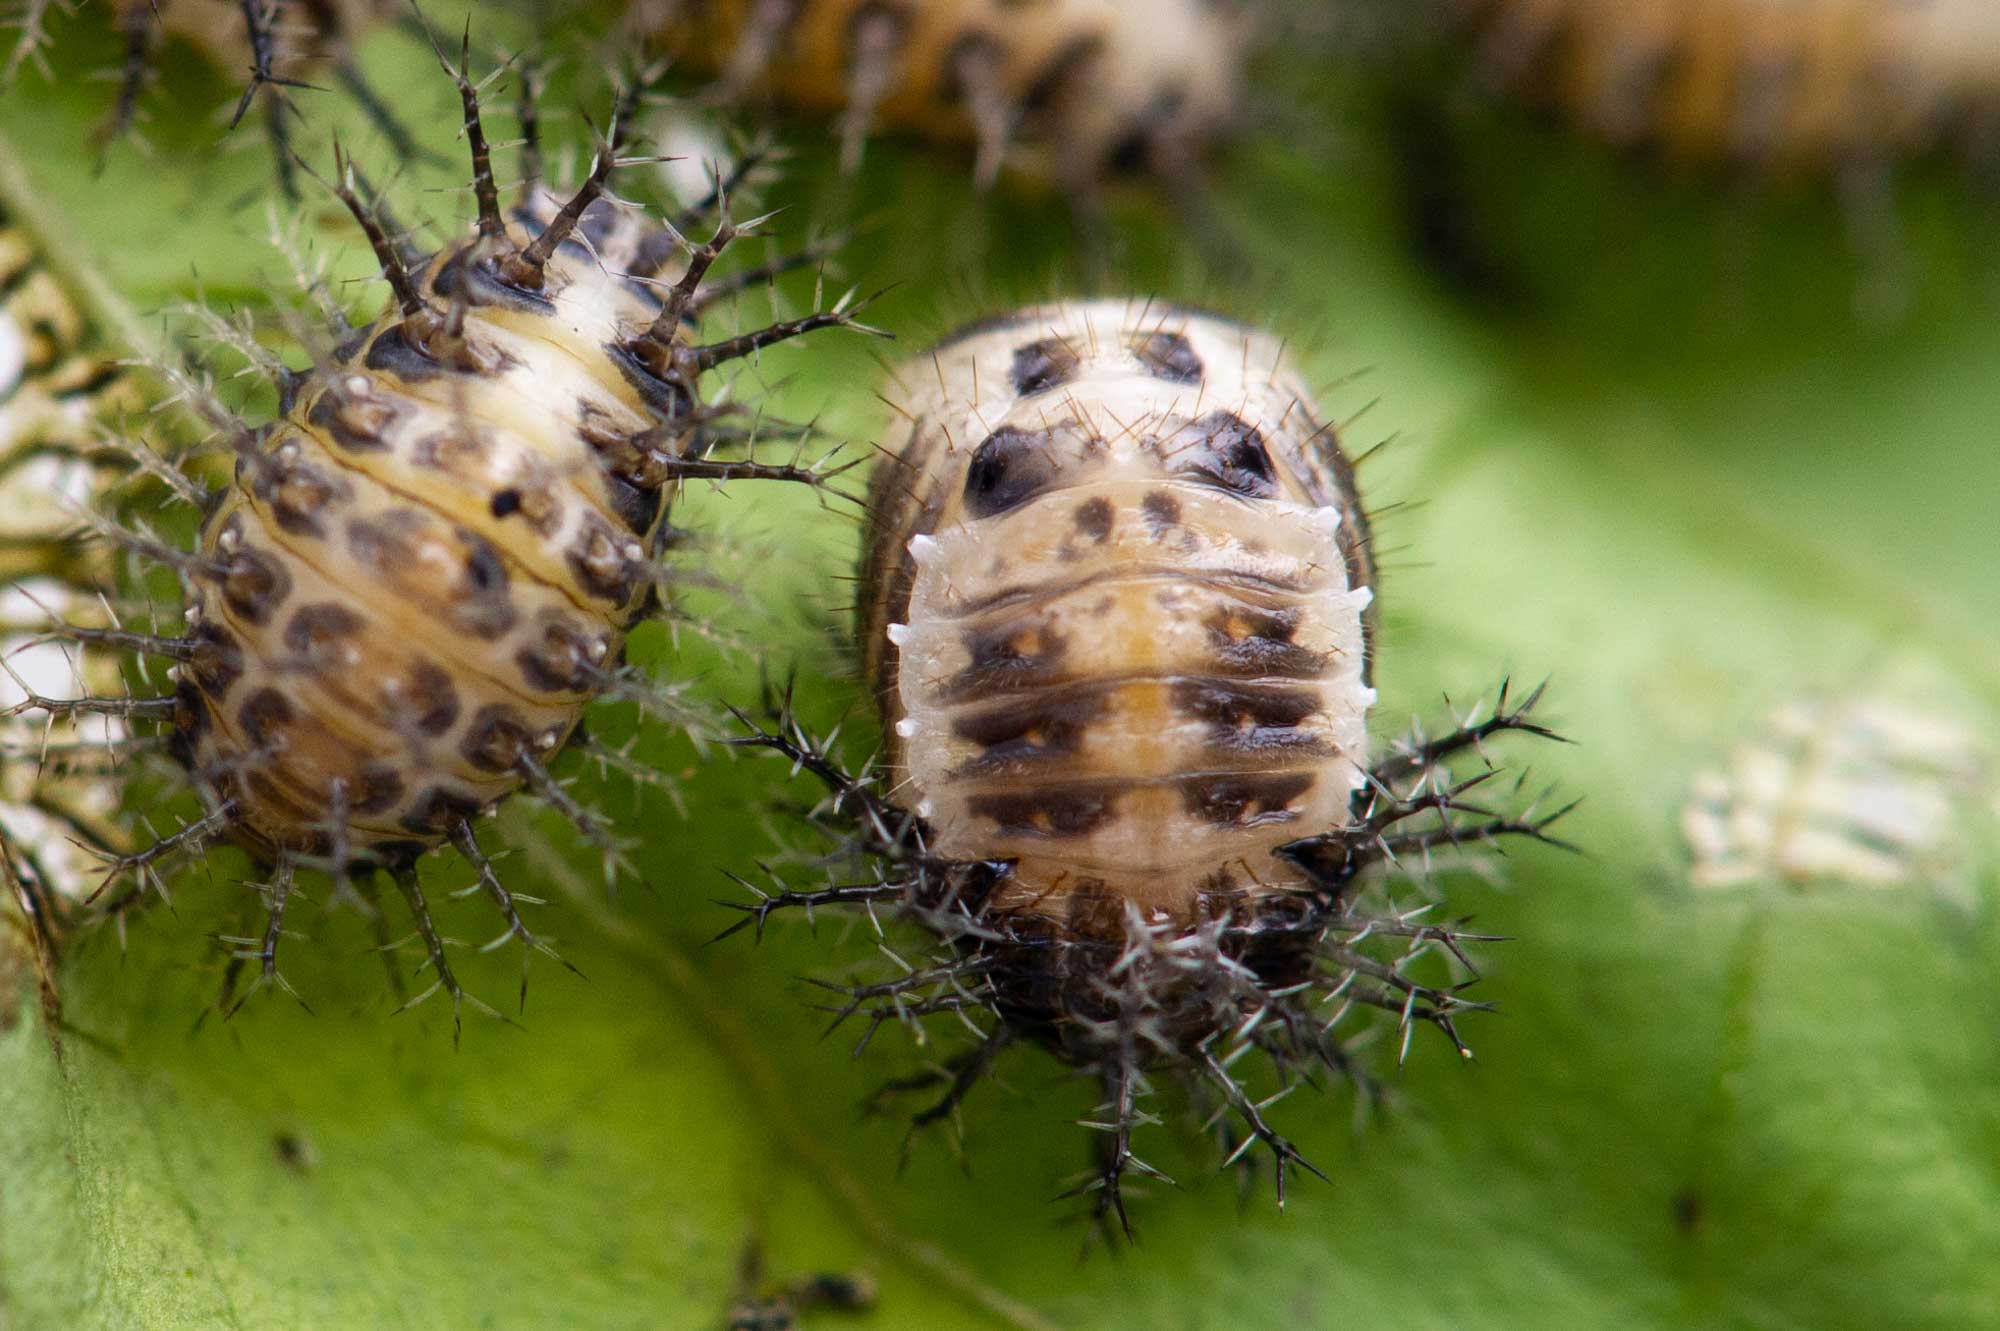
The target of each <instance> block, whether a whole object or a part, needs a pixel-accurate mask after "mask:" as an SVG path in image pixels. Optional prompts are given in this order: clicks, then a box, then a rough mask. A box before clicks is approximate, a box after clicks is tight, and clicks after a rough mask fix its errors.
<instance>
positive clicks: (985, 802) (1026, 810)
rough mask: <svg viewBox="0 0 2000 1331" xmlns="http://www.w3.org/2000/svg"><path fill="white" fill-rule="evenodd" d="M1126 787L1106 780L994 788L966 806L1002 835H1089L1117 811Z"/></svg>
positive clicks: (1055, 836)
mask: <svg viewBox="0 0 2000 1331" xmlns="http://www.w3.org/2000/svg"><path fill="white" fill-rule="evenodd" d="M1123 793H1124V788H1123V787H1106V786H1105V785H1104V784H1103V783H1101V782H1099V783H1095V784H1092V785H1088V786H1083V785H1072V786H1045V787H1043V788H1042V789H1039V790H1021V791H1012V790H1008V791H995V792H992V793H990V794H984V795H974V796H972V797H971V798H970V799H968V800H967V801H966V808H967V809H968V810H969V811H970V812H971V813H972V814H973V815H974V816H975V817H979V818H990V819H992V820H993V823H994V830H995V832H997V833H998V834H999V835H1001V836H1022V837H1044V838H1069V837H1080V836H1087V835H1089V834H1090V833H1092V832H1095V831H1096V830H1097V829H1098V828H1100V827H1103V826H1104V825H1105V824H1106V823H1108V822H1110V821H1111V819H1112V818H1113V817H1115V816H1116V814H1117V809H1116V807H1115V806H1116V804H1117V801H1118V797H1119V796H1120V795H1122V794H1123Z"/></svg>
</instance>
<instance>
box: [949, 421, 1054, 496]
mask: <svg viewBox="0 0 2000 1331" xmlns="http://www.w3.org/2000/svg"><path fill="white" fill-rule="evenodd" d="M1054 444H1055V440H1054V437H1053V436H1052V435H1051V434H1050V433H1049V432H1048V431H1047V430H1022V429H1018V428H1016V427H1015V426H1012V425H1003V426H1001V427H1000V428H999V429H997V430H995V431H994V432H993V433H992V434H989V435H987V436H986V438H985V439H984V440H982V441H981V442H980V445H979V447H978V448H977V449H975V450H974V451H973V454H972V461H971V462H970V463H968V464H967V465H966V469H965V511H966V513H967V514H968V515H969V516H971V517H975V518H990V517H993V516H995V515H997V514H1000V513H1005V512H1007V511H1008V510H1009V509H1013V508H1018V507H1020V506H1021V505H1022V504H1025V503H1027V502H1028V501H1029V500H1030V499H1033V498H1034V497H1035V496H1036V495H1038V494H1040V493H1041V492H1042V491H1043V490H1045V489H1047V488H1048V486H1049V484H1050V482H1052V481H1053V480H1054V479H1055V473H1056V468H1055V461H1054V457H1053V454H1052V451H1051V450H1052V449H1053V447H1054Z"/></svg>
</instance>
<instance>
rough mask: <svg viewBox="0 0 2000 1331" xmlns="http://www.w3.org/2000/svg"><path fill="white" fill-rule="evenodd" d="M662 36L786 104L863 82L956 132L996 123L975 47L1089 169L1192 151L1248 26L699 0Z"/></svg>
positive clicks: (1011, 105)
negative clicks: (873, 46)
mask: <svg viewBox="0 0 2000 1331" xmlns="http://www.w3.org/2000/svg"><path fill="white" fill-rule="evenodd" d="M873 20H882V21H883V23H884V26H883V27H882V28H880V29H878V30H877V31H878V32H879V34H880V35H879V37H878V36H875V35H872V34H871V33H870V32H869V31H868V29H867V27H866V25H867V24H868V23H869V22H870V21H873ZM666 36H667V37H668V39H669V44H670V45H673V46H676V47H678V48H679V49H681V50H684V51H686V52H688V53H689V54H691V55H693V56H695V57H696V58H697V59H700V60H702V61H704V62H705V63H708V64H710V65H711V66H713V67H715V68H717V69H718V70H720V71H721V72H722V73H724V75H725V76H730V75H731V74H732V69H731V66H732V64H734V65H735V66H736V67H737V70H738V71H739V73H738V75H737V76H738V77H740V78H742V79H747V80H752V81H754V82H755V84H756V86H757V87H759V88H762V89H764V90H766V91H768V92H769V93H771V94H772V95H773V96H775V97H777V98H779V99H780V100H782V101H784V102H786V103H789V104H792V105H796V106H802V107H808V108H816V109H822V110H836V109H840V108H843V107H847V106H850V105H851V104H852V103H853V102H854V101H855V100H856V97H857V94H859V95H860V96H862V97H864V98H867V99H870V100H872V101H873V110H874V112H875V115H876V117H877V118H879V120H880V121H881V122H882V123H884V124H889V125H894V126H897V127H899V128H903V129H907V130H912V131H914V132H916V133H918V134H922V135H924V136H926V137H929V138H933V139H946V140H951V139H960V140H966V139H973V138H979V137H989V136H991V135H992V134H994V133H995V132H996V127H995V126H993V125H991V124H982V123H981V120H982V117H981V112H980V107H979V106H978V104H977V97H976V96H975V95H974V90H973V89H971V88H968V86H967V82H968V80H967V77H966V70H967V66H966V65H965V64H964V63H963V60H964V58H965V57H966V56H967V54H968V53H969V52H977V53H978V54H979V56H980V57H981V58H982V60H983V61H984V62H985V63H984V65H983V66H982V69H983V73H984V76H985V77H990V80H991V83H992V89H991V91H992V92H993V93H994V94H995V95H996V96H997V99H998V101H999V103H1000V104H1002V105H1004V106H1005V107H1006V108H1008V109H1009V112H1010V114H1011V116H1012V117H1013V118H1014V119H1015V120H1018V121H1022V122H1035V121H1039V122H1040V123H1039V124H1030V125H1028V126H1027V127H1028V129H1029V130H1030V131H1031V132H1030V133H1029V134H1028V135H1027V136H1026V137H1027V138H1028V139H1029V141H1030V146H1031V147H1032V148H1033V149H1034V150H1035V151H1036V152H1038V153H1040V154H1041V155H1043V156H1044V157H1045V158H1047V159H1049V160H1050V161H1052V162H1053V164H1054V166H1055V168H1056V169H1057V170H1058V171H1060V172H1063V173H1064V174H1077V175H1087V174H1089V173H1091V172H1094V171H1096V170H1098V169H1101V167H1102V166H1103V164H1104V163H1105V162H1106V160H1107V159H1108V158H1110V157H1111V156H1112V155H1114V154H1115V153H1116V151H1117V150H1118V149H1119V147H1120V145H1121V143H1122V142H1124V141H1126V140H1127V139H1130V138H1133V137H1135V136H1136V137H1140V138H1144V139H1146V140H1148V141H1151V142H1157V143H1171V144H1174V145H1176V146H1177V147H1179V148H1185V147H1186V146H1188V145H1191V144H1193V143H1195V142H1197V141H1199V140H1200V139H1203V138H1205V137H1207V136H1208V135H1210V134H1211V133H1213V131H1214V130H1215V128H1216V127H1217V126H1219V125H1221V124H1222V123H1223V122H1225V121H1226V120H1227V119H1229V117H1230V115H1231V113H1232V111H1233V109H1234V106H1235V101H1236V96H1237V88H1236V82H1237V77H1238V67H1239V64H1240V62H1241V58H1242V49H1243V46H1244V37H1245V32H1244V25H1243V23H1242V21H1241V20H1240V19H1239V18H1237V17H1235V16H1234V15H1232V14H1231V13H1230V12H1229V11H1228V9H1227V7H1225V6H1221V5H1216V4H1210V3H1202V2H1201V0H1026V2H1025V3H1023V2H1022V0H891V2H890V3H883V0H778V2H777V3H773V0H695V3H693V4H690V5H688V6H686V7H685V12H684V14H683V16H682V17H680V18H678V19H677V20H676V21H675V22H674V23H673V24H671V25H670V26H669V29H668V32H667V34H666ZM746 37H747V38H748V40H747V41H746ZM876 40H879V41H880V42H881V43H883V49H885V51H887V53H888V54H887V57H886V62H885V63H884V64H883V65H882V67H881V68H882V72H883V73H885V74H886V75H887V78H886V81H885V82H884V83H883V85H882V86H881V87H880V89H879V91H878V90H876V89H874V88H871V87H868V86H867V84H868V82H869V80H868V78H867V77H866V76H863V77H862V79H861V80H860V81H859V83H857V77H856V73H855V70H856V67H857V56H858V54H859V52H860V51H861V50H862V49H864V48H865V47H867V46H868V45H869V43H870V42H871V41H876ZM752 52H754V53H757V54H760V55H762V56H763V57H764V59H763V60H762V61H761V62H759V65H758V66H757V67H753V66H752V65H751V63H750V61H749V59H748V53H752ZM999 132H1001V133H1003V134H1004V133H1011V129H1001V130H999Z"/></svg>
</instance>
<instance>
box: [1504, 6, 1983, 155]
mask: <svg viewBox="0 0 2000 1331" xmlns="http://www.w3.org/2000/svg"><path fill="white" fill-rule="evenodd" d="M1470 8H1471V10H1472V11H1473V12H1474V13H1475V14H1476V15H1477V16H1478V18H1479V21H1480V23H1481V25H1482V27H1483V33H1482V45H1483V50H1484V63H1485V66H1486V68H1487V69H1488V71H1489V72H1490V73H1491V74H1493V75H1494V76H1496V77H1498V78H1499V79H1501V80H1503V81H1506V82H1510V83H1514V84H1516V85H1524V86H1527V87H1529V88H1531V89H1532V90H1534V91H1536V92H1538V93H1540V94H1542V95H1544V96H1546V97H1547V98H1549V99H1550V100H1552V101H1555V102H1558V103H1560V104H1562V105H1564V106H1566V107H1568V108H1570V109H1571V110H1572V111H1573V113H1574V114H1575V115H1576V116H1577V117H1578V118H1579V119H1580V120H1582V121H1583V122H1584V123H1585V124H1586V125H1587V126H1588V127H1590V128H1591V129H1592V130H1594V131H1595V132H1598V133H1600V134H1602V135H1604V136H1605V137H1607V138H1609V139H1611V140H1613V141H1615V142H1621V143H1627V142H1644V143H1655V144H1658V145H1660V146H1662V147H1663V148H1665V149H1666V150H1668V151H1670V152H1673V153H1676V154H1679V155H1683V156H1690V157H1731V158H1743V159H1750V160H1758V161H1780V162H1798V163H1815V164H1824V163H1828V162H1840V161H1843V160H1851V159H1854V158H1857V157H1866V156H1870V155H1879V154H1881V153H1883V152H1887V151H1893V150H1897V149H1907V148H1922V147H1927V146H1930V145H1931V144H1933V143H1935V142H1937V141H1939V140H1940V139H1942V138H1945V137H1947V136H1949V135H1951V134H1952V133H1953V132H1954V131H1955V130H1958V129H1964V128H1968V127H1970V128H1973V129H1974V130H1975V131H1976V128H1977V120H1978V118H1979V117H1981V116H1982V115H1984V114H1990V113H1991V112H1992V111H1993V110H1994V109H1995V107H1996V105H1997V104H2000V10H1996V9H1995V8H1994V7H1993V6H1992V5H1990V4H1987V3H1985V0H1913V2H1911V3H1898V4H1883V3H1877V0H1471V4H1470Z"/></svg>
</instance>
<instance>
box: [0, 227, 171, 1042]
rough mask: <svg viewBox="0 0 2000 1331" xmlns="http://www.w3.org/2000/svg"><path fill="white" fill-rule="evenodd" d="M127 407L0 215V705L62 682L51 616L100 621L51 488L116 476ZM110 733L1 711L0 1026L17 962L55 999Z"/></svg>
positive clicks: (89, 491) (71, 522)
mask: <svg viewBox="0 0 2000 1331" xmlns="http://www.w3.org/2000/svg"><path fill="white" fill-rule="evenodd" d="M136 405H137V400H136V394H135V393H134V391H133V385H132V383H131V379H130V376H129V375H128V374H127V373H126V372H125V371H123V370H122V369H121V368H120V367H119V366H118V365H117V364H116V363H115V362H114V361H112V360H110V359H109V358H107V357H105V356H103V355H101V354H100V353H99V352H98V351H97V350H96V348H95V347H94V345H93V343H92V339H91V337H90V330H89V328H88V326H87V322H86V320H85V318H84V315H83V312H82V310H81V309H80V308H79V307H78V305H77V303H76V302H75V301H74V300H72V299H71V298H70V296H69V294H68V293H67V292H66V291H65V290H64V289H63V286H62V284H61V282H59V281H58V280H57V278H56V277H55V275H54V274H53V273H51V272H50V271H49V270H48V269H47V268H46V267H45V266H44V265H43V264H42V262H41V256H40V253H39V252H38V250H37V247H36V246H35V244H34V242H33V239H32V237H31V236H30V235H29V234H28V233H27V232H26V231H25V230H24V229H22V228H20V227H17V226H14V225H12V224H10V223H9V222H8V221H7V220H6V219H5V218H4V217H0V580H4V582H5V587H4V589H0V708H4V707H6V706H8V705H10V704H12V703H14V702H16V701H18V700H19V698H20V697H21V696H22V693H23V691H24V688H31V687H36V686H41V687H50V686H54V687H67V686H69V683H70V681H71V680H72V678H73V666H74V663H73V662H72V660H71V659H70V656H69V654H68V653H67V652H66V651H65V650H64V646H63V645H62V644H60V643H49V642H38V641H37V638H38V636H39V634H40V631H41V628H42V626H43V625H44V624H45V623H46V621H47V616H48V615H49V614H51V613H55V614H60V615H62V616H63V617H64V618H66V619H70V620H72V621H74V622H78V623H93V624H101V623H102V622H103V610H102V607H101V605H100V603H99V601H98V600H97V595H96V594H97V593H98V592H99V591H100V590H101V589H102V588H103V587H104V586H105V585H107V583H108V580H109V575H110V573H111V569H110V567H109V565H108V563H107V562H106V561H105V560H104V559H103V558H102V557H101V556H102V551H101V550H100V549H99V548H97V547H94V546H91V545H88V544H85V543H82V542H79V541H77V540H76V539H75V535H76V533H75V528H76V516H75V513H74V511H73V510H72V509H71V508H68V507H65V504H64V502H62V501H67V502H68V503H70V504H84V503H89V502H91V501H93V500H94V499H96V498H98V497H99V496H100V495H102V494H103V493H104V491H105V490H106V489H107V488H108V487H109V486H110V485H111V484H112V483H113V482H115V481H117V480H119V479H120V478H122V477H123V476H125V475H126V474H127V472H128V469H129V464H128V463H127V462H126V461H125V460H124V459H123V458H121V457H120V455H119V454H118V452H117V451H116V450H115V449H114V448H112V447H110V445H109V442H108V440H107V438H106V437H105V436H104V434H103V433H102V431H103V430H104V428H105V427H106V426H107V425H108V424H109V423H110V422H111V421H112V420H113V419H114V418H115V417H116V416H117V415H119V414H120V413H121V412H124V411H126V410H128V409H131V408H134V407H136ZM90 670H91V681H92V682H93V683H94V684H95V685H97V686H98V687H101V688H105V689H110V688H114V687H116V685H117V682H118V672H117V670H116V668H115V665H114V664H113V663H112V662H109V661H98V662H93V663H91V666H90ZM17 681H20V682H19V683H17ZM124 740H125V736H124V734H123V733H122V730H121V728H120V727H119V724H118V722H117V721H115V720H112V719H108V718H105V719H100V718H88V719H86V721H85V722H83V723H81V724H75V723H69V722H64V723H60V724H53V725H50V726H47V727H44V726H40V725H31V724H29V723H28V722H27V721H26V720H25V719H13V720H0V1027H4V1026H6V1025H7V1024H8V1023H9V1022H10V1021H11V1020H12V1018H13V1017H14V1016H15V1014H16V999H17V998H18V996H19V993H20V988H21V984H22V981H23V980H24V979H25V978H27V977H28V976H30V975H32V976H33V977H35V978H36V979H37V980H38V982H39V984H40V987H41V990H42V996H43V1003H44V1007H45V1008H46V1009H47V1010H49V1011H50V1012H53V1010H54V1006H55V978H54V971H53V965H52V963H53V960H54V956H55V950H56V947H57V945H58V943H59V941H60V939H61V937H62V935H63V933H64V932H65V930H66V928H67V926H68V923H69V919H70V917H71V915H72V913H73V912H74V911H75V910H76V909H77V908H78V907H79V906H80V905H81V903H82V901H83V898H84V897H85V896H86V895H88V893H89V891H90V888H91V885H92V882H93V879H94V875H93V874H92V873H91V872H90V870H91V869H92V868H93V867H94V861H92V859H91V858H90V855H89V853H88V851H86V850H85V849H84V848H85V847H91V848H94V849H96V850H98V851H101V852H105V853H115V852H116V851H117V849H118V848H119V847H120V846H121V845H122V843H123V837H122V834H121V833H120V831H119V829H118V828H117V825H116V819H115V816H114V815H115V813H116V810H117V806H118V783H117V782H116V781H115V780H113V779H111V777H110V776H109V774H108V772H107V770H106V769H107V766H109V765H111V764H115V762H116V760H117V757H118V751H119V749H120V747H121V746H122V744H123V743H124ZM51 1031H53V1023H51Z"/></svg>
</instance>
